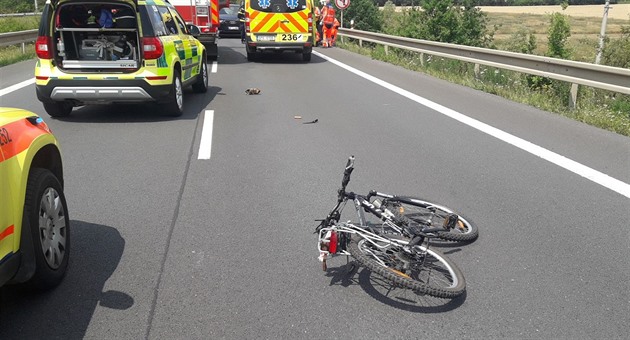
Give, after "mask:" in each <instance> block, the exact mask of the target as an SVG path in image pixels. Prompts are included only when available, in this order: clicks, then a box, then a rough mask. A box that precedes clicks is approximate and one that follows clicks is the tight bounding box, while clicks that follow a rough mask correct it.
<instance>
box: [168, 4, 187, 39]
mask: <svg viewBox="0 0 630 340" xmlns="http://www.w3.org/2000/svg"><path fill="white" fill-rule="evenodd" d="M171 15H172V16H173V18H174V19H175V22H176V23H177V26H179V31H180V32H182V33H184V34H190V33H189V32H188V29H187V28H186V23H185V22H184V19H182V17H181V16H180V15H179V13H178V12H177V11H176V10H174V9H171Z"/></svg>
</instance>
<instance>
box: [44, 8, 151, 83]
mask: <svg viewBox="0 0 630 340" xmlns="http://www.w3.org/2000/svg"><path fill="white" fill-rule="evenodd" d="M52 3H53V6H54V7H55V8H56V10H55V20H54V27H53V42H54V46H55V48H54V50H55V59H56V60H57V62H58V63H59V64H58V65H60V66H61V68H63V69H72V70H76V71H79V72H129V71H132V70H136V69H138V67H139V65H140V57H141V51H142V50H141V48H140V41H141V40H140V34H139V29H138V20H137V17H138V12H137V11H136V9H137V0H133V1H131V0H122V1H116V0H110V1H107V0H105V1H103V0H101V1H97V0H65V1H64V0H53V1H52Z"/></svg>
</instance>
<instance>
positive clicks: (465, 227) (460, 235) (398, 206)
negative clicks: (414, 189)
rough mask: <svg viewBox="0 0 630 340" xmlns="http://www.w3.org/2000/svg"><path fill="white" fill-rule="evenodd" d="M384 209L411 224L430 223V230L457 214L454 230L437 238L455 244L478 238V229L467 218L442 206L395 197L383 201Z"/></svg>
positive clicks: (420, 200)
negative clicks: (450, 215)
mask: <svg viewBox="0 0 630 340" xmlns="http://www.w3.org/2000/svg"><path fill="white" fill-rule="evenodd" d="M384 207H385V208H387V210H389V211H391V212H393V213H394V214H395V215H397V216H404V217H406V218H408V219H410V220H411V221H413V222H416V223H419V224H422V225H426V224H427V222H429V221H430V222H431V228H440V227H442V226H443V225H444V220H445V219H446V216H448V215H449V214H453V213H454V214H457V216H459V219H458V221H457V223H456V225H455V228H453V229H450V230H444V231H439V232H437V235H438V237H439V238H441V239H443V240H447V241H455V242H471V241H474V240H475V239H477V237H479V229H478V228H477V225H476V224H475V223H473V222H472V221H471V220H470V219H469V218H466V217H464V216H462V215H460V214H458V213H457V212H455V211H453V210H452V209H450V208H448V207H445V206H443V205H440V204H437V203H433V202H429V201H426V200H423V199H421V198H416V197H402V196H401V197H395V198H393V199H388V200H386V201H385V206H384Z"/></svg>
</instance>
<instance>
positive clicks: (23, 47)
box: [22, 43, 26, 54]
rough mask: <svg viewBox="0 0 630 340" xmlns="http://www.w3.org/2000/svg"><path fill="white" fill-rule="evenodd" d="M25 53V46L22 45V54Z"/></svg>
mask: <svg viewBox="0 0 630 340" xmlns="http://www.w3.org/2000/svg"><path fill="white" fill-rule="evenodd" d="M24 53H26V44H25V43H22V54H24Z"/></svg>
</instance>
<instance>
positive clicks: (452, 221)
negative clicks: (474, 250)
mask: <svg viewBox="0 0 630 340" xmlns="http://www.w3.org/2000/svg"><path fill="white" fill-rule="evenodd" d="M457 222H459V216H457V214H448V215H447V216H446V219H445V220H444V229H448V230H451V229H454V228H455V226H456V225H458V223H457ZM460 227H461V225H460Z"/></svg>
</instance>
